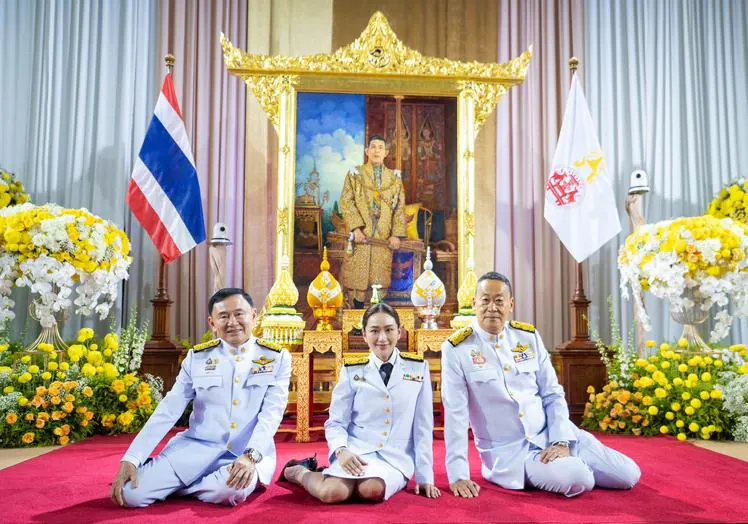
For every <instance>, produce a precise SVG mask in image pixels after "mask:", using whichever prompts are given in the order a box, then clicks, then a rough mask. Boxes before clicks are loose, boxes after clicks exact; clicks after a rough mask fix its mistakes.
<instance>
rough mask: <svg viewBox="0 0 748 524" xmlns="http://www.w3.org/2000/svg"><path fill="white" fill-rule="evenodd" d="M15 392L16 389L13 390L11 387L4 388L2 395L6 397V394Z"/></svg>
mask: <svg viewBox="0 0 748 524" xmlns="http://www.w3.org/2000/svg"><path fill="white" fill-rule="evenodd" d="M15 390H16V388H14V387H13V386H5V387H4V388H3V393H5V394H6V395H7V394H8V393H13V392H14V391H15Z"/></svg>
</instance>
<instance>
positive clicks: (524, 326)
mask: <svg viewBox="0 0 748 524" xmlns="http://www.w3.org/2000/svg"><path fill="white" fill-rule="evenodd" d="M509 325H510V326H512V327H513V328H514V329H519V330H521V331H527V332H528V333H535V326H533V325H532V324H528V323H527V322H517V321H516V320H512V321H511V322H509Z"/></svg>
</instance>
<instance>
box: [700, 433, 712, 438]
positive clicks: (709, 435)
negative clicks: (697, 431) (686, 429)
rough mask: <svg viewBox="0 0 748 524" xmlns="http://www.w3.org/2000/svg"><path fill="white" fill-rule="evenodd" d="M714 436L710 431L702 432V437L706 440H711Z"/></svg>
mask: <svg viewBox="0 0 748 524" xmlns="http://www.w3.org/2000/svg"><path fill="white" fill-rule="evenodd" d="M711 437H712V435H711V433H709V432H708V431H702V432H701V438H702V439H704V440H709V439H710V438H711Z"/></svg>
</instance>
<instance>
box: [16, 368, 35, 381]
mask: <svg viewBox="0 0 748 524" xmlns="http://www.w3.org/2000/svg"><path fill="white" fill-rule="evenodd" d="M31 378H32V377H31V373H29V372H28V371H27V372H25V373H23V374H22V375H21V376H20V377H18V379H17V380H18V382H19V383H21V384H26V383H27V382H29V381H30V380H31Z"/></svg>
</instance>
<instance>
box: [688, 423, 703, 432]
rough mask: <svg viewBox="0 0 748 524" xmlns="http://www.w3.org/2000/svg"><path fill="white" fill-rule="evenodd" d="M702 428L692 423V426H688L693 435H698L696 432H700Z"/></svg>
mask: <svg viewBox="0 0 748 524" xmlns="http://www.w3.org/2000/svg"><path fill="white" fill-rule="evenodd" d="M700 427H701V426H699V425H698V424H697V423H696V422H691V423H690V424H689V425H688V430H689V431H690V432H691V433H696V432H697V431H698V430H699V428H700Z"/></svg>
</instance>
